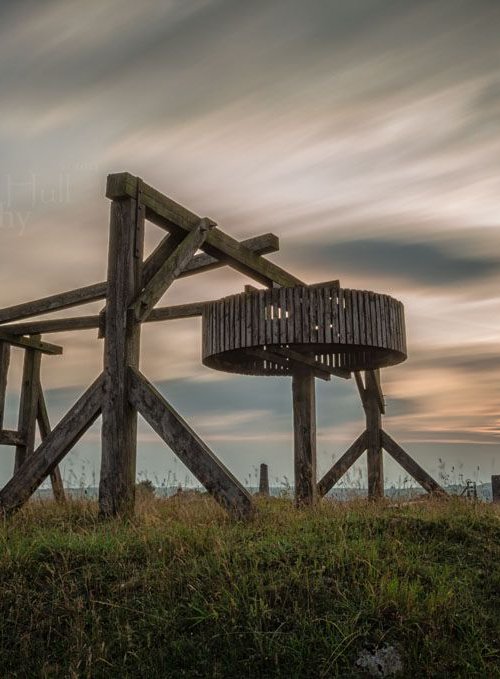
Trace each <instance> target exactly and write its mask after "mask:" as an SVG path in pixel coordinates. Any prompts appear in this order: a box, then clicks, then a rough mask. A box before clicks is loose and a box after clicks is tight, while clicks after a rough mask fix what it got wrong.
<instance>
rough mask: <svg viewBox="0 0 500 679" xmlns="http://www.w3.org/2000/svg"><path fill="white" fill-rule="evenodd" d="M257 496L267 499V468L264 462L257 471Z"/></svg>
mask: <svg viewBox="0 0 500 679" xmlns="http://www.w3.org/2000/svg"><path fill="white" fill-rule="evenodd" d="M259 495H266V496H268V497H269V467H268V466H267V464H265V463H264V462H263V463H262V464H261V465H260V471H259Z"/></svg>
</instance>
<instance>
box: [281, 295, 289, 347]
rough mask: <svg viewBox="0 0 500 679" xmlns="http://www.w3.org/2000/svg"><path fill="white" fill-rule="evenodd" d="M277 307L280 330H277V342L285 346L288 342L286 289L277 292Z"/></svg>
mask: <svg viewBox="0 0 500 679" xmlns="http://www.w3.org/2000/svg"><path fill="white" fill-rule="evenodd" d="M279 307H280V315H281V316H280V329H279V342H280V344H286V343H287V342H288V337H287V329H288V324H287V318H286V288H281V289H280V291H279Z"/></svg>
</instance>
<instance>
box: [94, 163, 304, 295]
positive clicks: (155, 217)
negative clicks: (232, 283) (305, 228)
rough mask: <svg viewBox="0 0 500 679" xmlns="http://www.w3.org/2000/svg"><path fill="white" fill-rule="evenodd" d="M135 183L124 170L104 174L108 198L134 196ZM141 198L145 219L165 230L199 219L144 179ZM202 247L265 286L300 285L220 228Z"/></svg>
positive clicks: (186, 229)
mask: <svg viewBox="0 0 500 679" xmlns="http://www.w3.org/2000/svg"><path fill="white" fill-rule="evenodd" d="M136 187H137V177H134V176H133V175H131V174H129V173H128V172H122V173H119V174H112V175H109V176H108V184H107V190H106V195H107V197H108V198H110V199H111V200H121V199H124V198H126V197H129V198H134V197H135V194H136ZM142 200H143V202H144V205H145V206H146V217H147V219H149V220H150V221H151V222H153V223H154V224H157V225H158V226H161V227H162V228H166V229H167V230H168V231H174V232H175V231H178V230H181V231H184V232H189V231H192V230H193V229H194V228H196V225H197V224H198V222H199V221H200V217H199V216H198V215H196V214H195V213H193V212H191V211H190V210H188V209H186V208H185V207H183V206H182V205H179V204H178V203H176V202H175V201H173V200H171V199H170V198H167V196H164V195H163V194H162V193H160V192H159V191H157V190H156V189H154V188H153V187H151V186H149V185H148V184H145V183H144V182H142ZM203 250H204V252H206V253H207V254H208V255H211V256H212V257H215V258H216V259H218V260H222V261H224V262H225V263H226V264H229V265H230V266H232V267H233V268H234V269H236V270H237V271H240V272H241V273H244V274H246V275H248V276H250V277H252V278H254V279H255V280H257V281H259V282H260V283H263V284H264V285H266V286H269V287H272V284H273V283H276V284H278V285H281V286H293V285H303V283H302V281H301V280H299V279H298V278H296V277H295V276H292V275H291V274H289V273H287V272H286V271H285V270H284V269H281V268H280V267H279V266H277V265H276V264H273V263H272V262H269V261H268V260H266V259H264V258H263V257H261V256H260V255H257V254H255V252H252V251H251V250H250V249H249V248H247V247H245V246H244V245H242V244H241V243H239V242H238V241H237V240H235V239H234V238H232V237H231V236H229V235H227V234H226V233H224V232H223V231H221V230H220V229H217V228H214V229H212V230H211V231H210V232H209V233H208V235H207V238H206V240H205V243H204V244H203Z"/></svg>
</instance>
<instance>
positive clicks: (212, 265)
mask: <svg viewBox="0 0 500 679" xmlns="http://www.w3.org/2000/svg"><path fill="white" fill-rule="evenodd" d="M179 240H180V239H179ZM162 243H163V241H162ZM239 245H241V246H243V247H245V248H246V249H248V250H250V251H251V252H253V253H254V254H256V255H265V254H268V253H270V252H277V251H278V250H279V238H278V237H277V236H275V235H274V234H273V233H265V234H263V235H262V236H255V237H254V238H248V239H247V240H243V241H241V243H239ZM155 253H156V257H155ZM160 255H161V252H156V251H155V252H153V253H152V254H151V255H150V256H149V257H148V258H147V259H146V261H145V262H144V272H145V275H147V273H148V271H151V270H154V269H155V267H156V266H158V261H160V262H161V261H163V260H162V259H160ZM225 265H226V262H225V261H221V260H219V259H216V258H215V257H212V256H210V255H207V254H206V253H200V254H198V255H195V256H194V257H193V259H192V260H191V261H190V262H189V263H188V264H187V265H186V268H185V269H183V270H182V271H181V273H180V274H179V278H184V277H185V276H192V275H194V274H198V273H203V272H204V271H211V270H213V269H219V268H221V267H223V266H225ZM106 290H107V282H106V281H103V282H101V283H95V284H93V285H87V286H85V287H83V288H76V289H75V290H68V291H67V292H60V293H57V294H55V295H50V296H48V297H43V298H42V299H38V300H34V301H32V302H24V303H23V304H16V305H15V306H10V307H5V308H4V309H0V323H9V322H10V321H20V320H22V319H23V318H30V317H32V316H38V315H41V314H48V313H51V312H53V311H60V310H62V309H70V308H71V307H75V306H79V305H81V304H88V303H89V302H96V301H99V300H101V299H105V297H106ZM83 318H84V319H85V318H86V319H88V318H91V319H94V317H93V316H87V317H83ZM96 318H98V317H96ZM63 320H64V319H57V321H54V323H60V322H61V321H63ZM74 320H75V325H74V326H73V327H70V328H68V329H69V330H84V329H90V328H98V327H99V323H98V321H97V325H94V324H93V323H94V320H92V321H91V322H92V325H88V322H87V324H86V321H84V320H81V321H80V322H81V323H82V325H81V326H77V325H76V319H74ZM45 322H46V323H49V322H50V321H45ZM7 327H8V326H6V328H7ZM49 327H50V326H49ZM64 329H66V328H64ZM8 332H10V330H9V331H8ZM47 332H59V331H58V330H52V331H51V330H47ZM23 334H29V333H28V332H26V333H23Z"/></svg>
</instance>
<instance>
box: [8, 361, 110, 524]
mask: <svg viewBox="0 0 500 679" xmlns="http://www.w3.org/2000/svg"><path fill="white" fill-rule="evenodd" d="M103 386H104V376H103V375H102V374H101V375H100V376H99V377H98V378H97V380H96V381H95V382H94V383H93V384H92V385H91V386H90V387H89V388H88V389H87V391H86V392H85V393H84V394H83V395H82V396H81V397H80V398H79V399H78V401H77V402H76V403H75V405H74V406H73V407H72V408H71V409H70V410H69V411H68V412H67V413H66V415H65V416H64V417H63V418H62V420H61V421H60V422H59V423H58V424H57V426H56V427H54V429H53V430H52V431H51V432H50V434H49V435H48V436H47V437H46V439H45V440H44V441H43V442H42V443H41V444H40V445H39V446H38V448H37V449H36V450H35V452H34V454H33V455H30V456H29V457H28V458H27V459H26V460H25V462H24V463H23V464H22V466H21V467H20V468H19V470H18V471H17V472H16V473H15V474H14V476H13V477H12V478H11V480H10V481H9V482H8V483H7V484H6V485H5V486H4V488H3V489H2V490H1V491H0V510H3V512H4V514H10V513H12V512H13V511H15V510H16V509H18V508H19V507H21V506H22V505H23V504H24V503H25V502H26V501H27V500H28V499H29V498H30V495H32V494H33V493H34V492H35V490H36V489H37V488H38V487H39V486H40V484H41V483H42V482H43V481H44V479H46V478H47V476H48V475H49V474H50V473H51V471H52V470H53V469H54V468H55V467H56V465H58V464H59V462H60V461H61V460H62V459H63V457H64V456H65V455H66V453H68V452H69V451H70V450H71V448H72V447H73V446H74V445H75V443H76V442H77V441H78V440H79V439H80V438H81V437H82V436H83V434H84V433H85V432H86V431H87V429H88V428H89V427H90V426H91V425H92V424H93V423H94V422H95V420H96V419H97V418H98V416H99V414H100V412H101V407H102V398H103Z"/></svg>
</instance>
